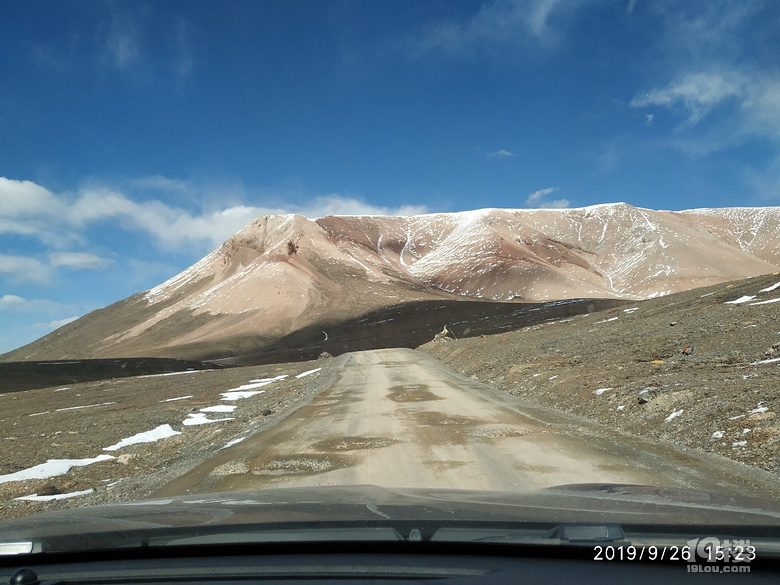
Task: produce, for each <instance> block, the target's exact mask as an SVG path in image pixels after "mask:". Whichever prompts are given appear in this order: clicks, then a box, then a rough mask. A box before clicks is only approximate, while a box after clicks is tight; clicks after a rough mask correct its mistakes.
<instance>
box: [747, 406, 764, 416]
mask: <svg viewBox="0 0 780 585" xmlns="http://www.w3.org/2000/svg"><path fill="white" fill-rule="evenodd" d="M767 410H769V408H767V407H766V406H759V407H758V408H754V409H753V410H751V411H750V412H748V414H764V413H765V412H766V411H767Z"/></svg>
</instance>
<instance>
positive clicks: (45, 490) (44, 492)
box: [36, 483, 62, 496]
mask: <svg viewBox="0 0 780 585" xmlns="http://www.w3.org/2000/svg"><path fill="white" fill-rule="evenodd" d="M36 493H37V495H39V496H56V495H57V494H61V493H62V491H61V490H60V489H59V488H58V487H57V486H55V485H52V484H50V483H47V484H45V485H43V486H42V487H40V488H39V489H38V491H37V492H36Z"/></svg>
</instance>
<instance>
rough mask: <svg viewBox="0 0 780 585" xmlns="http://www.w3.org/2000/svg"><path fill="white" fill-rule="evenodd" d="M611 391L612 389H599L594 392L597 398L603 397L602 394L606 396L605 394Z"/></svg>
mask: <svg viewBox="0 0 780 585" xmlns="http://www.w3.org/2000/svg"><path fill="white" fill-rule="evenodd" d="M610 390H612V388H599V389H598V390H594V392H593V393H594V394H595V395H596V396H601V395H602V394H604V392H609V391H610Z"/></svg>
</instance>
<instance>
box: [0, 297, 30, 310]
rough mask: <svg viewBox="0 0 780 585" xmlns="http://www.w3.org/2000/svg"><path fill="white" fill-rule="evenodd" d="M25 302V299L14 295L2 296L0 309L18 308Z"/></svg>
mask: <svg viewBox="0 0 780 585" xmlns="http://www.w3.org/2000/svg"><path fill="white" fill-rule="evenodd" d="M26 302H27V299H25V298H24V297H19V296H16V295H3V296H2V297H0V308H5V307H18V306H20V305H23V304H24V303H26Z"/></svg>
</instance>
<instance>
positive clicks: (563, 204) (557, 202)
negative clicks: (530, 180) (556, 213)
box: [525, 187, 569, 209]
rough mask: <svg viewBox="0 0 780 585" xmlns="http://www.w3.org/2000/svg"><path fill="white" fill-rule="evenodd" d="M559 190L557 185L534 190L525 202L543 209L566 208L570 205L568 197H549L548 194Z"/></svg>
mask: <svg viewBox="0 0 780 585" xmlns="http://www.w3.org/2000/svg"><path fill="white" fill-rule="evenodd" d="M557 190H558V188H557V187H548V188H546V189H540V190H539V191H534V192H533V193H531V194H530V195H529V196H528V199H526V200H525V204H526V205H528V206H530V207H539V208H543V209H565V208H567V207H569V200H568V199H553V200H550V199H548V197H547V196H548V195H550V194H552V193H553V192H555V191H557Z"/></svg>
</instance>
